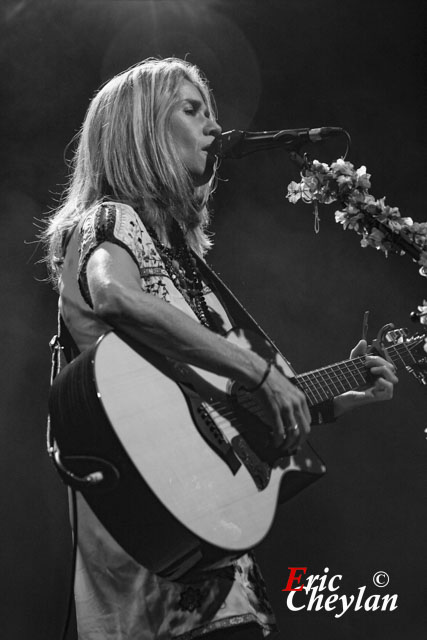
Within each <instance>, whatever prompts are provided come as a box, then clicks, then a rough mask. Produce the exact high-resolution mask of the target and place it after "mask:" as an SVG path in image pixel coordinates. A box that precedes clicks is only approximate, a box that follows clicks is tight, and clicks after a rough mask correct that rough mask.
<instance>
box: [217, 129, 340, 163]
mask: <svg viewBox="0 0 427 640" xmlns="http://www.w3.org/2000/svg"><path fill="white" fill-rule="evenodd" d="M343 133H344V134H345V135H348V134H347V133H346V131H345V130H344V129H342V128H341V127H317V128H315V129H282V130H281V131H239V130H238V129H233V130H232V131H226V132H225V133H223V134H221V135H220V136H218V138H216V139H215V140H214V141H213V143H212V144H211V146H210V147H209V153H211V154H213V155H215V156H218V157H219V158H243V157H244V156H247V155H248V154H250V153H254V151H264V150H265V149H276V148H277V147H287V148H288V149H290V150H291V151H292V150H296V149H298V148H299V147H300V146H302V145H303V144H304V143H306V142H320V141H321V140H323V139H324V138H329V137H331V136H339V135H341V134H343Z"/></svg>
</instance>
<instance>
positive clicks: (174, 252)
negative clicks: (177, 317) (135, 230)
mask: <svg viewBox="0 0 427 640" xmlns="http://www.w3.org/2000/svg"><path fill="white" fill-rule="evenodd" d="M149 233H150V235H151V237H152V239H153V242H154V246H155V247H156V249H157V251H158V252H159V254H160V256H161V258H162V260H163V263H164V265H165V269H166V271H167V272H168V274H169V277H170V279H171V280H172V282H173V284H174V285H175V287H176V288H177V289H178V291H179V292H180V293H181V295H182V296H183V297H184V299H185V300H186V302H187V303H188V304H189V305H190V307H191V309H192V310H193V312H194V313H195V315H196V316H197V318H198V319H199V320H200V322H201V323H202V324H203V325H204V326H205V327H208V329H213V330H214V325H213V322H212V320H211V317H210V312H209V308H208V305H207V303H206V299H205V296H204V295H203V281H202V278H201V275H200V271H199V269H198V267H197V263H196V260H195V258H194V256H193V254H192V253H191V251H190V249H189V247H188V244H187V242H186V240H185V237H184V234H183V232H182V229H181V227H180V226H179V225H178V223H177V222H176V221H173V226H172V232H171V240H172V243H171V246H170V247H167V246H166V245H164V244H163V243H162V242H161V241H160V240H159V238H158V236H157V234H156V232H155V231H154V230H153V229H149Z"/></svg>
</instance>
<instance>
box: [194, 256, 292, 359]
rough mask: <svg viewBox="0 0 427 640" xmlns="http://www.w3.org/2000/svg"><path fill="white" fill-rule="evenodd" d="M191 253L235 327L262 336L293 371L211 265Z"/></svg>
mask: <svg viewBox="0 0 427 640" xmlns="http://www.w3.org/2000/svg"><path fill="white" fill-rule="evenodd" d="M193 255H194V258H195V260H196V263H197V266H198V268H199V270H200V273H201V274H202V277H203V279H204V281H205V282H206V283H207V284H208V285H209V286H210V287H211V288H212V290H213V292H214V293H215V295H216V296H217V297H218V299H219V300H220V302H221V303H222V305H223V306H224V307H225V309H226V311H227V312H228V314H229V315H230V316H231V318H232V321H233V325H234V326H235V327H241V328H243V329H248V330H250V331H253V332H254V333H256V334H257V335H259V336H260V337H261V338H263V339H264V340H265V341H266V342H268V343H269V344H270V345H271V346H272V348H273V349H274V350H275V351H277V353H279V354H280V356H281V357H282V358H283V360H285V362H286V363H287V364H288V366H289V368H290V369H291V370H292V371H294V369H293V368H292V365H291V364H290V363H289V361H288V360H287V359H286V358H285V357H284V355H283V354H282V353H281V352H280V350H279V349H278V348H277V346H276V345H275V344H274V342H273V341H272V340H271V338H270V337H269V336H268V335H267V334H266V333H265V331H264V330H263V329H261V327H260V326H259V324H258V323H257V322H256V320H255V319H254V318H253V317H252V316H251V314H250V313H249V311H247V310H246V309H245V307H244V306H243V305H242V303H241V302H239V300H238V299H237V298H236V296H235V295H234V293H232V292H231V291H230V289H229V288H228V287H227V285H226V284H225V283H224V282H223V281H222V280H221V278H220V277H219V275H218V274H217V273H215V271H214V270H213V269H212V268H211V267H209V266H208V265H207V264H206V262H204V260H202V259H201V258H199V256H197V255H196V254H193Z"/></svg>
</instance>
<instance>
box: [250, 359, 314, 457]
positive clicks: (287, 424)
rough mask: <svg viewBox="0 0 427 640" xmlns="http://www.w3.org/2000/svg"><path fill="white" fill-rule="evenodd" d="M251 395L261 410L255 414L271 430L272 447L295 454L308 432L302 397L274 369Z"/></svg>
mask: <svg viewBox="0 0 427 640" xmlns="http://www.w3.org/2000/svg"><path fill="white" fill-rule="evenodd" d="M252 395H253V396H254V397H255V398H256V401H257V404H258V405H259V407H260V412H257V413H259V416H260V417H261V418H262V420H263V421H264V422H265V423H266V424H268V425H269V426H270V427H271V429H272V432H273V441H274V445H275V446H276V447H280V446H283V449H284V451H285V452H286V453H292V452H294V451H295V450H296V449H297V448H298V447H299V446H300V445H301V444H302V443H303V442H304V440H306V438H307V436H308V434H309V433H310V422H311V416H310V411H309V410H308V406H307V401H306V399H305V395H304V394H303V393H302V391H300V390H299V389H298V388H297V387H296V386H295V385H294V384H292V382H290V380H289V379H288V378H286V376H284V375H283V374H282V373H280V371H279V370H278V369H277V368H276V367H275V366H272V367H271V370H270V372H269V374H268V376H267V378H266V380H265V381H264V383H263V384H262V385H261V387H260V388H259V389H257V390H256V391H254V392H253V393H252Z"/></svg>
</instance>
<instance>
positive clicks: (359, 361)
mask: <svg viewBox="0 0 427 640" xmlns="http://www.w3.org/2000/svg"><path fill="white" fill-rule="evenodd" d="M423 339H424V338H420V339H419V341H417V342H416V345H412V346H413V347H414V346H417V345H418V344H419V343H420V342H421V341H422V340H423ZM387 350H388V351H389V354H388V355H389V356H390V358H391V360H392V361H397V362H399V361H401V362H402V363H403V364H404V365H406V362H405V360H404V358H403V357H402V354H401V353H399V351H403V353H404V354H406V355H409V356H410V358H411V360H412V361H413V362H416V360H415V358H414V357H413V355H412V353H411V350H410V348H408V346H407V345H406V344H405V343H399V344H398V345H392V346H390V347H387ZM393 356H395V357H393ZM350 365H353V366H350ZM342 367H346V368H347V370H348V372H349V373H350V376H351V377H352V378H353V380H354V382H356V383H358V380H357V378H356V376H355V375H354V371H355V372H356V373H357V374H358V375H359V376H360V377H361V378H362V380H363V383H365V382H366V379H365V376H364V375H363V374H362V370H363V372H365V373H366V372H367V371H368V369H367V367H366V365H365V360H364V357H359V358H354V359H350V360H345V361H342V362H340V363H335V364H333V365H329V366H328V367H324V368H321V369H315V370H313V371H309V372H307V373H304V374H300V375H298V376H297V382H299V381H300V380H303V382H304V384H305V389H304V391H305V392H306V394H307V396H309V395H311V396H312V401H313V404H316V402H317V401H318V398H316V395H315V392H317V394H318V396H319V398H320V401H323V400H326V399H329V398H330V397H331V396H329V395H328V394H326V392H324V390H323V388H322V386H320V383H319V382H318V381H317V379H316V378H315V377H314V374H318V375H320V376H322V377H323V382H324V383H326V386H327V387H328V389H330V390H331V391H332V389H331V386H330V384H329V383H330V382H332V385H333V386H334V387H335V390H336V391H338V392H339V388H338V386H337V384H335V382H334V381H333V377H332V375H331V373H330V372H332V373H333V374H335V378H336V379H338V382H339V383H340V384H341V386H343V390H347V389H346V387H345V386H344V385H343V382H342V377H344V379H345V380H346V381H347V380H348V378H347V376H346V374H345V371H343V369H342ZM336 368H338V374H337V373H336V372H335V371H334V369H336ZM325 376H328V377H329V382H328V381H327V380H325V379H324V377H325ZM340 376H341V377H340ZM310 377H311V378H310ZM310 385H311V386H310ZM350 388H354V387H353V385H352V386H351V387H350ZM322 391H323V393H324V395H325V397H324V398H323V397H322ZM334 396H335V394H332V397H334ZM241 404H242V406H243V408H245V409H247V410H249V411H252V413H254V410H255V409H256V408H257V407H259V405H258V403H257V402H256V401H253V400H251V399H249V398H246V400H245V402H244V403H242V402H241ZM203 406H204V408H205V410H207V411H208V414H209V415H210V417H213V416H214V414H216V415H217V416H218V417H219V418H220V419H222V420H223V421H227V422H229V423H231V424H233V422H234V423H236V422H239V421H238V419H237V418H236V416H235V412H234V410H233V409H232V408H231V407H229V405H227V404H225V403H223V402H220V401H213V402H211V403H203ZM218 417H217V420H218Z"/></svg>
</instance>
